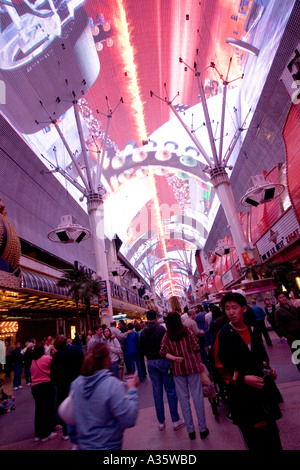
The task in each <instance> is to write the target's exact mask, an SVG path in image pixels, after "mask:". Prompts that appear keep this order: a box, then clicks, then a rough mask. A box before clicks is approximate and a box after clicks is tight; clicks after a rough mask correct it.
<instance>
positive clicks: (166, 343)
mask: <svg viewBox="0 0 300 470" xmlns="http://www.w3.org/2000/svg"><path fill="white" fill-rule="evenodd" d="M187 330H188V335H187V336H183V337H182V338H181V339H180V340H179V341H171V340H170V339H169V338H168V335H167V333H166V334H165V336H164V337H163V339H162V342H161V347H160V354H161V356H162V357H165V356H166V354H167V353H169V354H172V355H173V356H176V357H183V358H184V361H183V362H181V363H179V362H176V361H171V368H172V373H173V375H191V374H199V373H200V372H201V370H202V366H201V364H202V362H201V356H200V354H199V353H200V348H199V344H198V342H197V339H196V336H195V335H194V333H193V332H192V331H191V330H190V329H189V328H188V329H187Z"/></svg>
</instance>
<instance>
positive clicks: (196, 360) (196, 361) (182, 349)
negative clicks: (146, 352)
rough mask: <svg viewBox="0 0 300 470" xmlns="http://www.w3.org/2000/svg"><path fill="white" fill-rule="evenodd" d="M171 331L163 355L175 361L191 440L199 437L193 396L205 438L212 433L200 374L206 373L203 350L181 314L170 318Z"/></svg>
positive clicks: (171, 315)
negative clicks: (191, 400)
mask: <svg viewBox="0 0 300 470" xmlns="http://www.w3.org/2000/svg"><path fill="white" fill-rule="evenodd" d="M166 326H167V332H166V334H165V336H164V337H163V339H162V343H161V348H160V354H161V356H162V357H165V358H166V359H169V360H170V361H171V369H172V374H173V377H174V381H175V387H176V392H177V395H178V399H179V402H180V406H181V410H182V414H183V417H184V420H185V424H186V428H187V432H188V433H189V437H190V439H192V440H193V439H195V438H196V433H195V427H194V423H193V418H192V412H191V406H190V395H191V396H192V398H193V402H194V406H195V410H196V414H197V418H198V427H199V431H200V437H201V439H205V438H206V437H207V436H208V434H209V430H208V429H207V426H206V417H205V410H204V398H203V391H202V383H201V377H200V372H203V371H204V366H203V364H202V361H201V355H200V348H199V344H198V342H197V339H196V337H195V335H194V333H193V332H192V331H191V330H190V329H189V328H187V327H185V326H184V325H183V323H182V321H181V317H180V315H179V314H178V313H176V312H174V313H170V314H168V315H167V317H166Z"/></svg>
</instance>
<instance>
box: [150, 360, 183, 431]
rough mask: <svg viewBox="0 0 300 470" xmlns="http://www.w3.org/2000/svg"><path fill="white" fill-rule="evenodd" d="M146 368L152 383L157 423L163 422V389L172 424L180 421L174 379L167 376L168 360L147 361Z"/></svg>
mask: <svg viewBox="0 0 300 470" xmlns="http://www.w3.org/2000/svg"><path fill="white" fill-rule="evenodd" d="M147 368H148V374H149V377H150V380H151V383H152V390H153V398H154V404H155V410H156V416H157V419H158V422H159V423H164V422H165V408H164V399H163V393H164V388H165V391H166V394H167V399H168V404H169V409H170V414H171V419H172V421H173V423H174V422H175V421H178V420H179V419H180V417H179V414H178V398H177V394H176V389H175V383H174V378H173V376H172V375H170V374H169V369H170V361H169V360H168V359H148V360H147Z"/></svg>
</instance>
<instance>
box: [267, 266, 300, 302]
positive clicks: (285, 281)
mask: <svg viewBox="0 0 300 470" xmlns="http://www.w3.org/2000/svg"><path fill="white" fill-rule="evenodd" d="M266 274H267V276H270V277H271V276H272V277H274V281H275V283H276V287H277V289H278V291H281V289H282V285H283V286H284V287H285V288H286V290H287V291H288V292H290V291H291V290H292V289H293V290H294V292H295V295H296V292H298V288H297V285H296V283H295V280H294V277H295V274H296V270H295V267H294V265H293V263H291V262H289V261H282V262H273V263H270V264H269V265H268V266H267V267H266Z"/></svg>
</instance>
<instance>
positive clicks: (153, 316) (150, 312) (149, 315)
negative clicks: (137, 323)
mask: <svg viewBox="0 0 300 470" xmlns="http://www.w3.org/2000/svg"><path fill="white" fill-rule="evenodd" d="M146 315H147V321H156V316H157V315H156V311H155V310H148V312H147V313H146Z"/></svg>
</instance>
